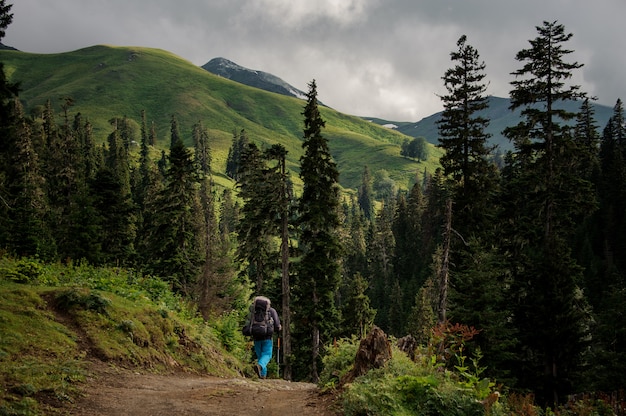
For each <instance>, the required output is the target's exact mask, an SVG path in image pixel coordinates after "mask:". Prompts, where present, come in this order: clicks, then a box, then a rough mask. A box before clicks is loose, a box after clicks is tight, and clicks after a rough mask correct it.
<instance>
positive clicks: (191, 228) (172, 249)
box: [142, 122, 201, 295]
mask: <svg viewBox="0 0 626 416" xmlns="http://www.w3.org/2000/svg"><path fill="white" fill-rule="evenodd" d="M172 129H173V130H176V126H175V123H174V122H173V123H172ZM168 162H169V167H168V170H167V177H166V180H167V182H166V185H165V188H163V189H162V190H161V191H160V193H159V194H158V195H157V197H156V199H155V200H154V201H153V202H151V204H152V203H153V204H154V205H150V206H148V208H147V212H148V214H149V215H147V216H145V217H144V218H145V221H146V225H145V227H146V231H145V233H146V234H145V235H144V239H145V240H144V247H143V253H142V255H143V262H144V264H146V266H147V268H148V269H149V270H150V272H152V273H154V274H156V275H159V276H163V277H164V278H166V279H168V280H170V281H171V282H172V284H173V285H174V288H175V289H176V291H178V292H180V293H183V294H186V295H191V294H192V293H193V289H194V285H195V282H196V278H197V276H198V270H199V265H200V259H201V254H200V251H199V247H200V245H199V244H198V238H199V236H200V235H201V231H200V222H199V220H198V212H199V205H198V198H197V192H196V184H197V181H198V176H197V171H196V169H195V166H194V163H193V159H192V155H191V152H190V150H189V149H187V148H186V147H185V145H184V144H183V142H182V140H176V141H175V142H173V145H172V148H171V149H170V154H169V158H168Z"/></svg>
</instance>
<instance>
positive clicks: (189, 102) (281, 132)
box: [0, 46, 440, 188]
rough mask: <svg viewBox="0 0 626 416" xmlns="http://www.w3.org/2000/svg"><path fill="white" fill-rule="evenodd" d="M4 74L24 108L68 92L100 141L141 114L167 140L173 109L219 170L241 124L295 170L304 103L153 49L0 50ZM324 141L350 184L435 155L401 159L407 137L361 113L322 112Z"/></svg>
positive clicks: (409, 171) (404, 169)
mask: <svg viewBox="0 0 626 416" xmlns="http://www.w3.org/2000/svg"><path fill="white" fill-rule="evenodd" d="M0 62H3V63H4V65H5V72H6V74H7V77H8V78H9V80H10V81H12V82H20V84H21V93H20V99H21V100H22V102H23V104H24V107H25V109H26V111H27V112H35V113H36V112H37V111H39V110H40V109H41V106H42V105H44V104H45V103H46V101H47V100H50V101H51V103H52V105H53V107H54V109H55V112H56V113H57V115H59V120H60V119H61V114H62V110H61V105H62V104H63V102H64V99H65V98H66V97H70V98H72V99H73V101H74V106H73V107H72V108H71V109H70V114H76V113H78V112H80V113H81V114H82V115H83V116H84V117H86V118H87V119H88V120H89V121H90V122H91V123H92V124H93V126H94V134H95V138H96V140H98V141H104V139H105V138H106V136H107V135H108V134H109V133H110V132H111V131H112V127H111V125H110V124H109V120H111V119H112V118H115V117H124V116H126V117H127V118H129V119H131V120H133V121H134V122H135V123H137V131H139V127H138V126H139V124H140V119H141V111H142V110H145V112H146V118H147V121H148V123H149V124H151V123H152V122H154V123H155V126H156V129H157V134H158V146H159V147H162V148H166V147H167V146H168V145H169V129H170V120H171V117H172V115H175V116H176V118H177V120H178V123H179V126H180V130H181V134H182V135H183V137H184V138H185V139H186V140H188V143H189V144H191V129H192V126H193V124H194V123H197V122H199V121H200V122H202V123H203V125H204V126H205V127H206V128H207V129H208V131H209V135H210V137H211V150H212V152H213V159H214V164H213V169H214V171H215V172H216V173H223V172H224V170H225V162H226V157H227V154H228V149H229V147H230V145H231V140H232V136H233V132H235V131H239V130H241V129H245V130H246V132H247V133H248V136H249V138H250V139H251V140H252V141H254V142H256V143H257V144H259V145H260V146H262V147H263V146H269V145H272V144H275V143H280V144H282V145H283V146H285V148H286V149H287V151H288V152H289V153H288V161H287V163H288V168H289V169H290V170H291V171H292V172H293V173H294V174H295V175H297V171H298V165H299V159H300V156H301V155H302V147H301V138H302V129H303V116H302V114H301V113H302V110H303V108H304V105H305V102H304V101H302V100H300V99H297V98H293V97H286V96H283V95H279V94H275V93H270V92H267V91H263V90H260V89H257V88H252V87H248V86H245V85H242V84H240V83H237V82H233V81H230V80H227V79H224V78H222V77H218V76H216V75H213V74H211V73H209V72H208V71H206V70H204V69H202V68H200V67H198V66H195V65H193V64H192V63H190V62H188V61H186V60H184V59H182V58H180V57H177V56H176V55H173V54H172V53H169V52H166V51H163V50H159V49H151V48H140V47H115V46H92V47H88V48H84V49H80V50H77V51H73V52H67V53H58V54H31V53H25V52H20V51H10V50H3V51H0ZM321 112H322V117H323V118H324V120H325V121H326V129H325V131H324V135H325V137H327V138H328V140H329V144H330V148H331V152H332V153H333V156H334V157H335V159H336V161H337V163H338V167H339V171H340V173H341V176H340V182H341V185H342V186H344V187H346V188H356V187H358V186H359V185H360V178H361V173H362V172H363V168H364V166H365V165H367V166H368V167H369V168H370V171H371V172H377V171H379V170H386V171H387V172H389V176H390V177H391V178H392V179H394V180H395V181H396V183H397V185H398V186H399V187H400V188H407V187H408V186H410V185H411V182H412V181H413V180H414V178H415V174H416V173H418V172H419V174H422V173H423V172H424V171H428V172H433V171H434V169H435V168H436V166H437V164H438V159H439V156H440V151H439V150H438V149H436V148H434V147H433V148H432V149H431V151H430V158H429V160H428V161H426V162H420V163H418V162H417V161H414V160H409V159H406V158H403V157H401V156H400V145H401V144H402V142H403V141H404V140H406V139H407V136H406V135H403V134H402V133H399V132H397V131H394V130H391V129H388V128H384V127H381V126H379V125H377V124H376V123H371V122H368V121H365V120H363V119H361V118H359V117H354V116H349V115H346V114H341V113H339V112H337V111H334V110H332V109H330V108H326V107H324V108H321Z"/></svg>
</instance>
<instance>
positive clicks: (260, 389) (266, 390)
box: [70, 365, 337, 416]
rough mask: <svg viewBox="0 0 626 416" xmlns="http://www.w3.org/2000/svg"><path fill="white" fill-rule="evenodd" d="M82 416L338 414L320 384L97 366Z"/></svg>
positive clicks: (79, 408)
mask: <svg viewBox="0 0 626 416" xmlns="http://www.w3.org/2000/svg"><path fill="white" fill-rule="evenodd" d="M97 367H98V368H96V370H95V371H94V376H93V377H92V378H91V379H90V380H88V382H87V384H86V388H85V395H84V397H83V398H81V399H80V400H79V401H78V402H77V403H75V404H74V405H73V407H72V409H71V410H70V414H72V415H78V416H87V415H89V416H98V415H107V416H109V415H129V416H130V415H133V416H144V415H145V416H148V415H150V416H171V415H176V416H179V415H181V416H182V415H218V416H221V415H224V416H225V415H229V416H232V415H260V416H270V415H276V416H292V415H294V416H295V415H297V416H307V415H311V416H313V415H315V416H336V415H337V413H336V412H333V410H332V409H333V403H332V396H330V395H320V393H319V391H318V389H317V388H316V386H315V385H314V384H310V383H292V382H288V381H284V380H252V379H245V378H231V379H223V378H217V377H203V376H198V375H191V374H174V375H155V374H145V373H144V374H140V373H136V372H132V371H128V370H121V369H116V368H114V367H107V366H105V365H101V366H97Z"/></svg>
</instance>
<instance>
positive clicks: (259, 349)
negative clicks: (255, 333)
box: [254, 339, 273, 377]
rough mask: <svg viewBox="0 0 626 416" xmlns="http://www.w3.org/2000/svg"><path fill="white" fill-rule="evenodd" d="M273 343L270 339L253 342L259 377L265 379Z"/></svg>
mask: <svg viewBox="0 0 626 416" xmlns="http://www.w3.org/2000/svg"><path fill="white" fill-rule="evenodd" d="M272 348H273V343H272V340H271V339H263V340H260V341H254V352H255V353H256V357H257V362H258V364H259V366H260V367H261V377H267V363H269V362H270V360H271V359H272Z"/></svg>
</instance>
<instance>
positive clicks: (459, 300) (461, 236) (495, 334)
mask: <svg viewBox="0 0 626 416" xmlns="http://www.w3.org/2000/svg"><path fill="white" fill-rule="evenodd" d="M457 47H458V50H457V51H454V52H452V53H451V54H450V57H451V59H452V61H454V62H455V63H456V64H455V66H454V67H453V68H450V69H448V70H447V71H446V72H445V75H444V76H443V80H444V84H445V87H446V89H447V91H448V94H447V95H444V96H442V97H441V99H442V101H443V102H444V112H443V115H442V118H441V121H440V122H439V126H438V127H439V134H440V137H439V147H441V148H443V149H444V150H445V154H444V156H443V157H442V158H441V164H442V166H443V173H444V175H445V176H446V178H447V180H448V184H449V186H450V191H451V198H452V200H453V201H454V204H453V212H452V217H451V220H452V229H453V230H454V233H453V234H452V235H450V236H449V237H450V238H451V241H450V250H451V252H450V254H449V255H450V264H451V268H450V270H449V273H450V275H449V278H450V294H449V295H450V296H449V305H450V307H449V309H450V311H449V314H448V316H449V319H450V320H452V321H455V322H461V323H463V324H465V325H468V326H473V327H475V328H478V329H479V330H480V333H479V334H478V336H477V337H475V338H474V339H473V341H472V342H473V344H474V345H471V347H474V348H476V347H478V348H480V349H481V350H482V351H483V353H484V354H485V356H486V357H489V359H490V360H491V361H490V362H489V364H490V365H489V367H490V368H494V369H495V368H497V367H496V365H497V366H500V365H501V364H502V359H504V358H508V356H507V353H506V352H507V350H509V349H510V347H511V345H510V344H508V343H506V342H504V341H505V340H506V339H507V337H508V336H509V335H510V331H511V329H509V330H508V331H507V330H506V328H507V322H508V320H509V317H510V311H508V310H507V308H505V307H504V306H506V305H507V303H506V302H505V301H503V297H504V292H505V288H506V287H507V285H506V284H504V282H501V281H500V278H499V277H500V276H502V275H503V273H502V271H503V268H502V266H501V265H500V263H499V262H498V261H497V253H496V252H495V250H493V248H492V246H493V239H494V233H493V230H494V229H495V228H494V223H495V221H494V220H495V218H496V208H495V203H494V202H495V200H496V193H497V190H498V174H497V168H496V166H495V164H494V163H493V162H492V161H491V160H490V159H491V158H490V156H491V152H492V151H493V149H492V148H491V147H490V146H488V145H487V140H488V139H489V137H490V134H488V133H486V131H485V129H486V128H487V127H488V125H489V120H488V119H487V118H485V117H483V116H482V115H481V114H483V112H484V111H485V110H486V109H487V108H488V100H487V97H486V96H485V95H484V94H485V92H486V90H487V85H486V84H485V83H484V82H483V81H484V78H485V74H484V70H485V67H486V66H485V63H484V62H482V61H480V59H479V54H478V51H477V50H476V49H475V48H473V47H472V46H470V45H468V44H467V38H466V37H465V36H461V37H460V38H459V40H458V41H457ZM494 311H498V312H497V313H496V312H494ZM496 357H501V359H496ZM498 375H500V374H498Z"/></svg>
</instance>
